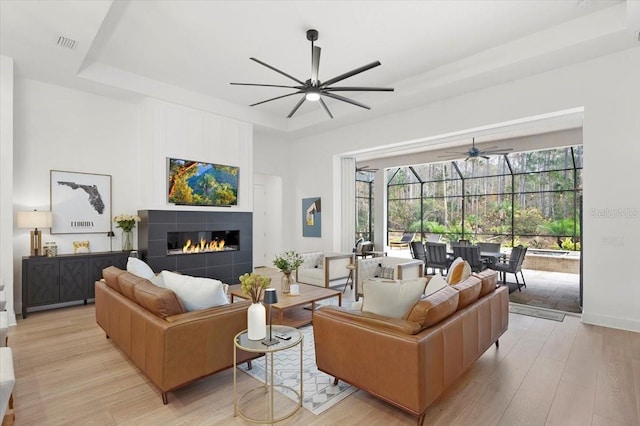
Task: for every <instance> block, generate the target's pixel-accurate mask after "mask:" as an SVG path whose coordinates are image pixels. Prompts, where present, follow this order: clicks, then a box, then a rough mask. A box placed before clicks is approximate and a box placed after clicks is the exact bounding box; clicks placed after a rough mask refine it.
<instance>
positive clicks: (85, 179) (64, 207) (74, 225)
mask: <svg viewBox="0 0 640 426" xmlns="http://www.w3.org/2000/svg"><path fill="white" fill-rule="evenodd" d="M51 215H52V216H53V225H52V226H51V233H52V234H91V233H103V232H104V233H107V232H109V231H111V176H110V175H100V174H91V173H78V172H65V171H61V170H51Z"/></svg>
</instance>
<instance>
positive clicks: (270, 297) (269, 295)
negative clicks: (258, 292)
mask: <svg viewBox="0 0 640 426" xmlns="http://www.w3.org/2000/svg"><path fill="white" fill-rule="evenodd" d="M263 301H264V304H265V305H267V306H268V307H269V313H268V314H267V315H268V316H269V338H268V339H264V340H263V341H262V344H263V345H266V346H272V345H275V344H277V343H278V342H279V340H278V339H274V338H273V331H272V328H273V327H272V324H273V317H272V315H271V305H273V304H274V303H278V293H277V292H276V289H275V288H267V289H266V290H265V291H264V298H263Z"/></svg>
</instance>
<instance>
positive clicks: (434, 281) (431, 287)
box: [424, 274, 449, 296]
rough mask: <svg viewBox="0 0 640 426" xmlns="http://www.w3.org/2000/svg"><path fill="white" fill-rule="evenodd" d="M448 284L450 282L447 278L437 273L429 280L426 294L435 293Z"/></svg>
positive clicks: (425, 290)
mask: <svg viewBox="0 0 640 426" xmlns="http://www.w3.org/2000/svg"><path fill="white" fill-rule="evenodd" d="M447 285H449V284H448V283H447V280H445V279H444V277H443V276H442V275H440V274H435V275H434V276H433V277H432V278H431V279H430V280H429V283H428V284H427V288H425V289H424V295H425V296H429V295H431V294H433V293H435V292H436V291H438V290H441V289H443V288H445V287H446V286H447Z"/></svg>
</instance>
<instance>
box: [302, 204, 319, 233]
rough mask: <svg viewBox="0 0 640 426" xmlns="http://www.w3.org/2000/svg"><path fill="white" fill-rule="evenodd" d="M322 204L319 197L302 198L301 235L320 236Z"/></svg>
mask: <svg viewBox="0 0 640 426" xmlns="http://www.w3.org/2000/svg"><path fill="white" fill-rule="evenodd" d="M321 207H322V205H321V199H320V197H313V198H303V199H302V236H303V237H321V236H322V208H321Z"/></svg>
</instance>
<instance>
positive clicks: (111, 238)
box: [107, 231, 116, 251]
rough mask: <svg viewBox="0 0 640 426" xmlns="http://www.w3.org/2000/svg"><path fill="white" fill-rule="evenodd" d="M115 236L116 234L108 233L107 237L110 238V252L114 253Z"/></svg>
mask: <svg viewBox="0 0 640 426" xmlns="http://www.w3.org/2000/svg"><path fill="white" fill-rule="evenodd" d="M115 236H116V234H114V233H113V231H109V232H107V237H109V251H113V237H115Z"/></svg>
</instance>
